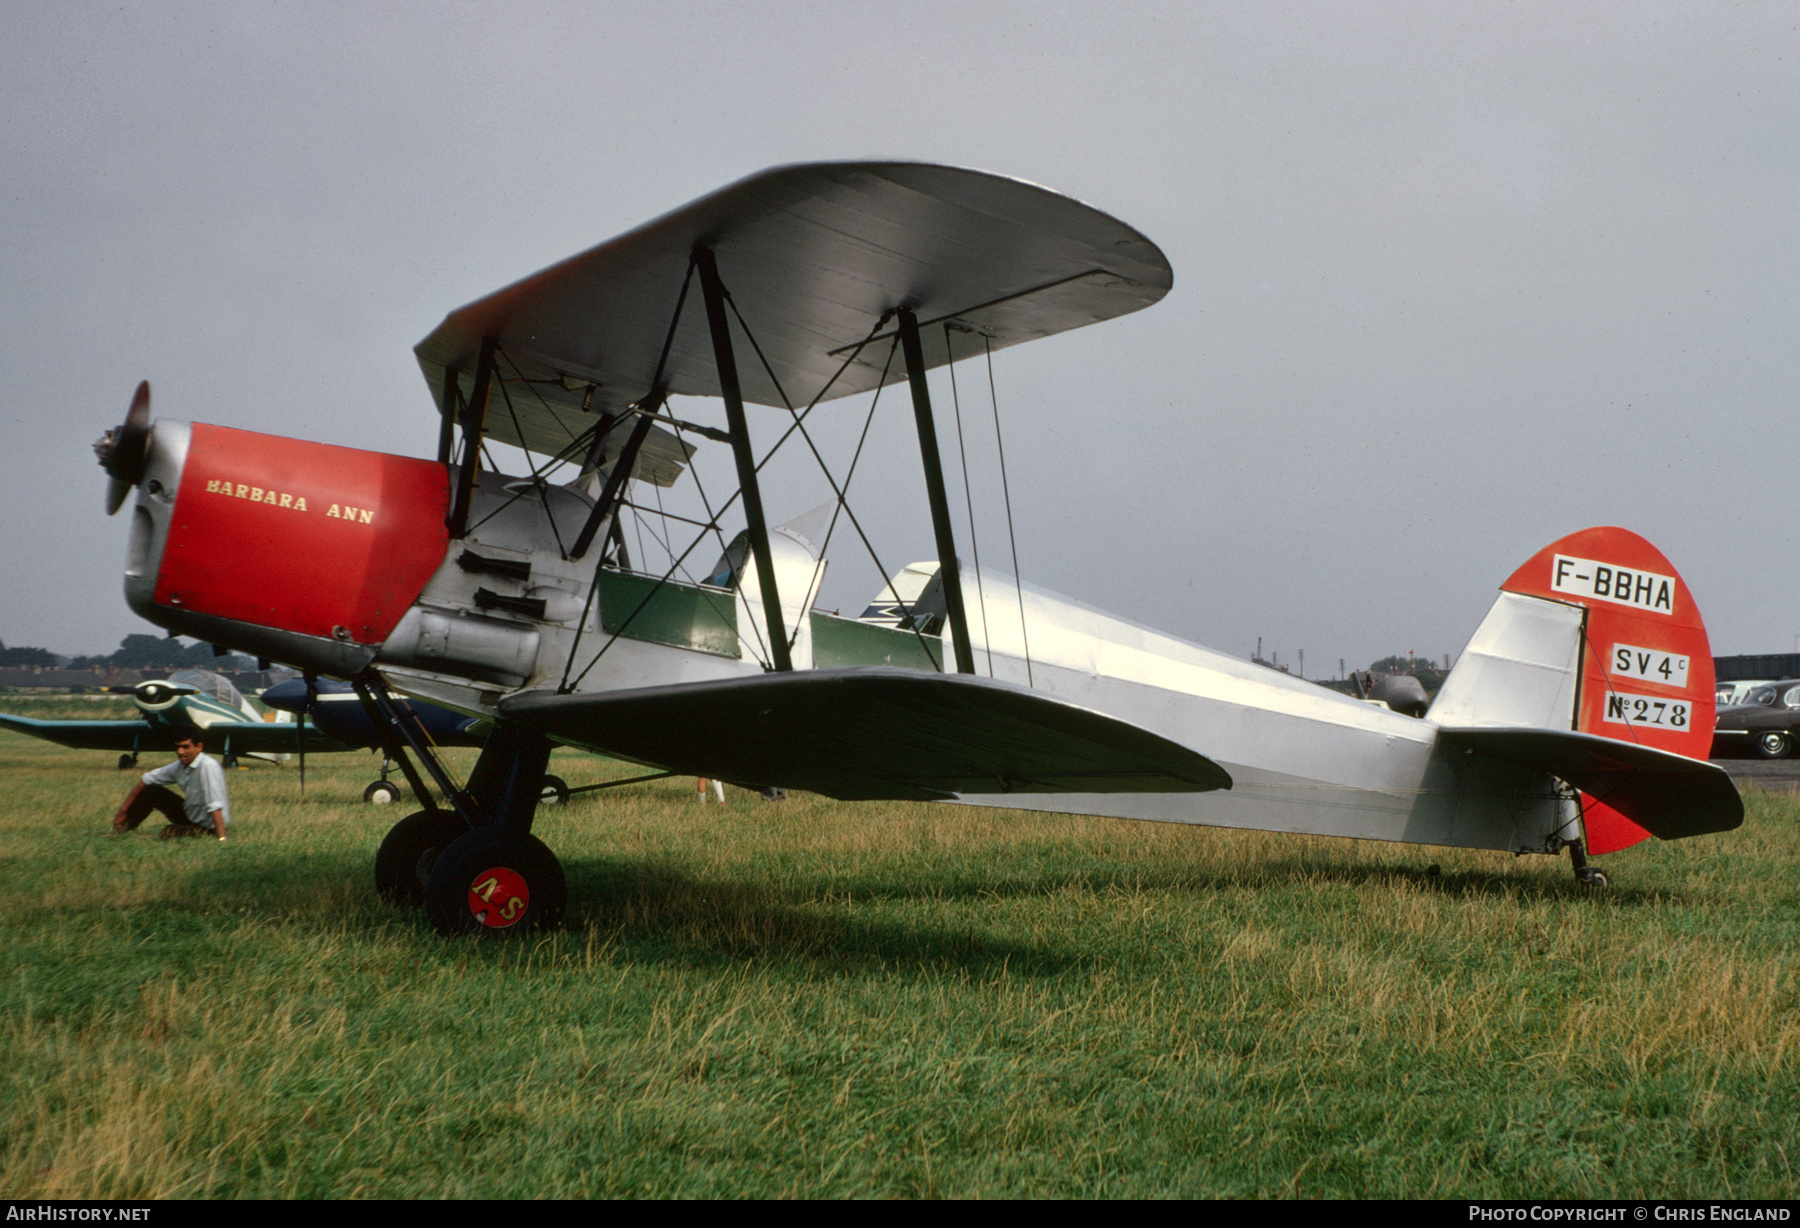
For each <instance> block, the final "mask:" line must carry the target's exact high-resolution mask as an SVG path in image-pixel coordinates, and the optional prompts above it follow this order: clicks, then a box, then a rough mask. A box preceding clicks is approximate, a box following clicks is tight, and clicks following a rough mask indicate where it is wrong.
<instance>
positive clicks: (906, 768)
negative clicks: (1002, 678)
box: [500, 668, 1231, 801]
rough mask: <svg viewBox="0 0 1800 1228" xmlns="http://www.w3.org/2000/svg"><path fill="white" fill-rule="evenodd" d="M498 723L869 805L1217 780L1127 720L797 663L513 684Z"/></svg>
mask: <svg viewBox="0 0 1800 1228" xmlns="http://www.w3.org/2000/svg"><path fill="white" fill-rule="evenodd" d="M500 711H501V714H502V715H503V716H505V717H506V718H507V719H509V720H516V721H519V722H520V723H522V724H524V725H527V726H530V727H532V728H535V729H537V730H539V731H541V732H543V733H545V734H547V735H548V736H549V737H551V738H553V739H555V740H557V741H563V742H568V743H571V744H574V745H577V746H581V747H585V748H587V749H589V750H595V751H599V752H601V753H604V754H611V755H618V756H621V757H623V758H626V759H631V760H635V761H637V762H640V763H646V764H651V765H653V766H656V767H660V768H664V769H666V770H668V771H671V772H674V773H677V774H679V775H684V776H711V777H717V778H720V779H724V780H730V781H734V782H738V783H742V784H753V785H780V786H782V787H784V788H795V789H805V790H808V791H810V792H813V793H822V794H824V795H825V796H827V797H835V798H841V799H844V800H847V801H848V800H856V801H868V800H876V799H903V800H914V801H937V800H947V799H949V798H952V797H955V796H956V795H957V794H959V793H1199V792H1206V791H1208V790H1212V789H1229V788H1230V787H1231V777H1230V776H1229V775H1227V774H1226V772H1225V771H1224V769H1222V768H1220V767H1219V766H1218V765H1217V764H1215V763H1213V762H1212V761H1211V760H1210V759H1207V758H1206V757H1205V756H1203V755H1198V754H1195V753H1194V752H1193V751H1191V750H1189V749H1187V748H1186V747H1184V746H1181V745H1179V744H1178V743H1175V742H1171V741H1169V740H1168V739H1167V738H1164V737H1161V736H1159V735H1157V734H1154V733H1151V732H1150V731H1149V730H1147V729H1142V728H1139V727H1138V726H1136V725H1132V724H1129V723H1127V722H1125V721H1121V720H1115V719H1114V718H1112V717H1109V716H1103V715H1101V714H1100V713H1098V712H1093V711H1090V710H1089V709H1087V708H1082V707H1078V706H1076V705H1075V704H1071V703H1068V702H1066V701H1065V700H1061V699H1057V698H1055V697H1053V696H1049V695H1045V694H1042V693H1041V692H1037V691H1029V690H1026V689H1025V688H1023V687H1018V686H1013V685H1012V684H1010V683H1005V682H996V681H993V680H992V679H988V678H976V677H971V676H968V675H963V674H925V673H920V672H918V671H915V670H899V669H884V668H875V669H840V670H804V671H800V672H796V673H776V674H761V675H756V676H753V677H748V678H736V679H726V680H721V681H717V682H696V683H688V684H685V685H681V686H665V687H646V688H643V689H641V690H629V691H609V692H604V693H601V694H597V695H594V694H587V695H581V694H577V695H555V694H550V693H548V692H537V693H531V694H524V695H515V696H513V697H511V698H510V699H506V700H503V701H502V702H501V705H500Z"/></svg>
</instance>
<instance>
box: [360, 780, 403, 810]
mask: <svg viewBox="0 0 1800 1228" xmlns="http://www.w3.org/2000/svg"><path fill="white" fill-rule="evenodd" d="M399 800H400V786H398V785H396V784H394V783H393V782H392V781H388V780H378V781H376V782H375V783H374V784H372V785H370V786H369V787H368V788H366V789H364V790H363V801H365V802H367V803H369V805H371V806H386V805H389V804H390V803H393V802H397V801H399Z"/></svg>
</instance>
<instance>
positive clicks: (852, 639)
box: [812, 610, 942, 674]
mask: <svg viewBox="0 0 1800 1228" xmlns="http://www.w3.org/2000/svg"><path fill="white" fill-rule="evenodd" d="M812 641H813V667H814V668H815V669H850V668H853V667H855V666H859V665H888V666H892V667H893V668H895V669H922V670H925V671H927V672H929V673H934V674H935V673H941V672H942V670H941V669H940V668H939V666H938V663H937V661H935V660H934V659H933V657H932V654H931V653H929V652H927V651H926V647H925V645H924V644H921V643H920V642H919V637H918V636H916V635H914V634H913V633H912V632H910V631H900V630H897V629H896V628H893V627H883V626H879V625H877V624H875V623H865V622H859V621H858V620H856V619H854V618H839V617H837V616H836V615H834V614H822V613H820V612H819V611H818V610H814V611H813V612H812ZM928 642H929V641H928ZM940 643H941V641H940ZM938 651H940V652H941V651H942V649H941V648H940V649H939V650H938Z"/></svg>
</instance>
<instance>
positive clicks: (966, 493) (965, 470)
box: [940, 320, 994, 678]
mask: <svg viewBox="0 0 1800 1228" xmlns="http://www.w3.org/2000/svg"><path fill="white" fill-rule="evenodd" d="M944 355H945V357H946V358H948V359H950V361H949V362H946V363H945V364H944V365H945V366H946V367H947V368H948V369H949V371H950V405H951V408H952V409H954V410H955V411H956V454H957V456H959V457H960V458H961V459H962V476H963V505H964V506H965V507H967V508H968V509H969V551H970V553H971V554H973V555H974V557H975V599H976V601H977V603H978V604H979V605H980V607H981V649H982V651H983V652H985V653H986V654H987V663H988V677H990V678H992V677H993V676H994V643H993V640H992V638H991V637H990V636H989V635H988V620H987V594H985V593H983V592H982V591H981V543H980V541H979V540H978V539H977V538H976V536H975V496H974V495H973V494H971V493H970V490H969V449H968V448H967V447H966V446H965V445H964V444H963V427H962V400H961V399H960V398H959V397H958V396H957V395H956V362H955V358H956V352H955V351H954V350H952V349H951V348H950V322H949V321H948V320H946V321H944ZM940 565H941V564H940Z"/></svg>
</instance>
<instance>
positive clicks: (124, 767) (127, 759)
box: [119, 755, 137, 772]
mask: <svg viewBox="0 0 1800 1228" xmlns="http://www.w3.org/2000/svg"><path fill="white" fill-rule="evenodd" d="M136 766H137V756H136V755H120V756H119V770H120V771H121V772H128V771H130V770H131V769H132V768H134V767H136Z"/></svg>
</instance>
